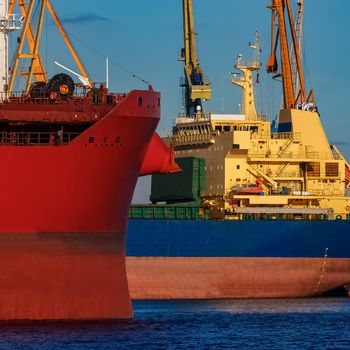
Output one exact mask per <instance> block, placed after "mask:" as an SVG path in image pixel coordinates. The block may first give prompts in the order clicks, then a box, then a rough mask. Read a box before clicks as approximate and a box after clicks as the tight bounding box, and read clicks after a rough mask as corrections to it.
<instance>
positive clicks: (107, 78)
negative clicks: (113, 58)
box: [106, 57, 109, 89]
mask: <svg viewBox="0 0 350 350" xmlns="http://www.w3.org/2000/svg"><path fill="white" fill-rule="evenodd" d="M108 75H109V69H108V57H106V88H107V89H108V85H109V76H108Z"/></svg>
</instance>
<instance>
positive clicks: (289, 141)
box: [277, 138, 294, 157]
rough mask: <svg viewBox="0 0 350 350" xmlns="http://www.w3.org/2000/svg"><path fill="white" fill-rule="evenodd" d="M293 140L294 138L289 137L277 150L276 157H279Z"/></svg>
mask: <svg viewBox="0 0 350 350" xmlns="http://www.w3.org/2000/svg"><path fill="white" fill-rule="evenodd" d="M293 142H294V138H291V139H289V140H288V141H287V142H286V143H285V144H284V145H283V147H282V148H281V149H280V150H279V152H278V153H277V156H278V157H281V156H282V154H283V153H284V152H285V151H287V149H288V148H289V147H290V146H291V145H292V144H293Z"/></svg>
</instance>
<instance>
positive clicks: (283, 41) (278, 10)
mask: <svg viewBox="0 0 350 350" xmlns="http://www.w3.org/2000/svg"><path fill="white" fill-rule="evenodd" d="M299 3H300V1H298V4H299ZM269 8H270V9H271V10H272V40H274V22H275V17H277V24H278V33H277V35H276V40H275V42H273V41H272V49H271V56H270V59H269V61H268V63H267V66H266V68H267V72H269V73H276V72H277V62H276V58H275V57H276V48H277V44H278V39H279V42H280V56H281V66H282V72H281V76H282V81H283V97H284V108H294V107H295V106H296V104H297V103H304V102H306V100H307V99H306V92H305V82H304V75H303V69H302V64H301V56H300V49H299V47H300V46H299V43H298V41H299V38H298V36H297V33H296V28H295V26H294V21H293V15H292V10H291V5H290V0H272V4H271V5H270V6H269ZM299 9H300V7H299ZM287 18H288V21H287ZM287 22H288V24H289V30H290V34H291V37H292V43H291V45H292V50H291V54H290V50H289V46H288V45H289V43H288V32H287ZM291 55H293V56H294V57H293V59H291ZM293 62H295V63H294V64H295V66H296V72H297V74H296V73H295V71H294V72H293V70H292V65H293ZM296 79H298V83H296V82H295V81H296ZM297 85H300V89H299V91H295V86H297ZM309 96H311V94H310V95H309Z"/></svg>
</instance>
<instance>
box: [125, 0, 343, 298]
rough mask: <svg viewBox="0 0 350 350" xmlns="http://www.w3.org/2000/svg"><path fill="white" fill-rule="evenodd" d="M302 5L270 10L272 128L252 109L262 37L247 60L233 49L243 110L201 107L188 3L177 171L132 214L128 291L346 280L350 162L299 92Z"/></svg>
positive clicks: (313, 287) (258, 293)
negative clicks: (275, 92) (275, 107)
mask: <svg viewBox="0 0 350 350" xmlns="http://www.w3.org/2000/svg"><path fill="white" fill-rule="evenodd" d="M298 4H299V12H298V14H297V16H296V18H297V20H296V21H295V22H294V20H293V18H294V17H293V15H292V14H291V3H290V1H288V0H285V1H284V0H283V1H282V0H274V1H272V3H271V6H270V9H271V11H272V30H274V29H275V24H276V23H277V27H278V34H277V35H274V33H272V34H273V35H272V37H273V38H274V37H275V36H276V37H277V38H278V39H279V45H280V56H281V58H280V60H281V66H282V71H278V65H277V63H278V60H277V54H276V48H277V47H278V45H277V42H276V43H275V42H273V43H272V45H271V46H272V49H271V57H270V59H269V61H268V63H267V70H268V72H272V73H274V74H275V76H277V77H279V78H282V85H283V97H284V100H283V107H282V109H281V112H280V115H279V119H278V121H277V123H272V122H271V121H270V120H269V118H268V117H267V116H265V115H261V114H258V113H257V112H256V108H255V99H254V74H255V73H256V72H258V71H259V69H260V68H261V63H260V61H259V53H260V49H259V36H258V35H257V36H256V41H255V43H254V44H252V45H251V47H252V48H253V50H254V57H253V59H252V60H251V61H245V60H244V57H243V56H241V55H239V56H238V57H237V61H236V64H235V68H236V69H237V70H238V71H239V72H240V74H233V75H232V77H231V79H230V81H231V83H233V84H235V85H237V86H239V87H240V88H241V89H242V111H241V113H239V114H229V115H228V114H226V115H225V114H213V113H208V114H206V113H204V112H203V111H202V106H201V102H202V100H203V99H208V97H210V94H209V93H210V90H211V89H210V84H209V83H207V82H206V80H204V79H202V78H199V79H198V77H202V71H201V69H199V66H198V59H197V57H196V55H193V52H194V51H193V50H194V45H190V44H188V42H189V41H190V42H191V40H192V41H193V40H194V37H195V35H194V33H192V31H193V28H194V27H193V23H190V24H189V25H186V23H187V22H186V21H188V18H189V17H191V16H190V15H188V14H189V13H192V12H191V11H190V10H189V9H191V1H184V23H185V25H184V27H185V31H184V32H185V49H184V50H183V52H184V60H185V101H187V105H186V113H185V115H183V116H180V117H178V118H177V119H176V123H175V126H174V128H173V134H172V136H170V137H169V138H167V139H166V141H167V142H168V143H169V144H170V143H172V144H173V145H174V148H175V157H176V160H177V162H178V163H179V165H180V166H181V167H182V169H183V172H182V173H181V174H176V175H175V174H173V175H167V176H164V175H154V176H152V192H151V197H150V199H151V201H152V202H153V204H152V205H133V206H132V207H131V209H130V220H129V223H128V241H127V274H128V280H129V286H130V292H131V296H132V298H134V299H173V298H174V299H175V298H267V297H270V298H272V297H311V296H319V295H322V294H324V293H326V292H329V291H332V290H334V289H337V288H342V287H343V286H344V285H346V284H348V283H349V281H350V251H349V249H348V247H349V245H350V235H349V228H350V220H349V219H350V191H349V188H350V166H349V163H348V161H347V160H346V159H345V157H344V156H343V155H342V154H341V152H340V151H339V150H338V148H337V147H336V146H334V145H330V144H329V142H328V140H327V137H326V134H325V131H324V129H323V127H322V124H321V119H320V115H319V114H318V111H317V107H316V103H315V101H314V98H313V92H312V91H311V92H310V94H308V95H307V94H306V90H305V84H304V79H303V72H302V65H301V59H300V45H299V43H298V40H299V39H298V38H300V33H298V23H299V28H300V16H301V15H302V8H300V6H302V4H303V2H302V1H298ZM191 33H192V34H191ZM289 38H291V40H292V42H291V43H289V40H288V39H289ZM289 44H290V45H291V46H289ZM186 45H187V46H186ZM186 47H187V49H186ZM290 47H291V49H290ZM188 51H189V52H190V53H191V54H188ZM193 57H194V59H193ZM188 60H189V62H190V63H189V64H188ZM188 67H190V68H188ZM191 69H192V70H191ZM194 77H195V78H196V79H194ZM198 82H199V83H198ZM164 203H165V204H164Z"/></svg>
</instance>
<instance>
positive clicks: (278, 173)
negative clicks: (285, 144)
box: [275, 163, 290, 176]
mask: <svg viewBox="0 0 350 350" xmlns="http://www.w3.org/2000/svg"><path fill="white" fill-rule="evenodd" d="M289 164H290V163H283V164H281V165H280V166H279V167H278V168H277V170H276V171H275V174H276V176H280V175H281V174H282V172H283V170H284V169H285V168H287V166H288V165H289Z"/></svg>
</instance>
